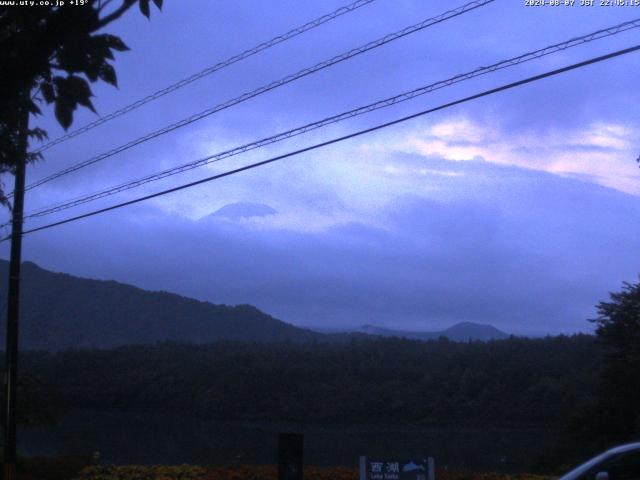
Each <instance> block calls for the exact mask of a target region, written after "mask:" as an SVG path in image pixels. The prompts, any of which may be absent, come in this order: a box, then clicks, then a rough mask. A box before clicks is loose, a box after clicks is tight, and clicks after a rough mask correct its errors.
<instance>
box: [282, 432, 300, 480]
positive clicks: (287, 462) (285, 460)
mask: <svg viewBox="0 0 640 480" xmlns="http://www.w3.org/2000/svg"><path fill="white" fill-rule="evenodd" d="M303 442H304V437H303V435H302V434H301V433H280V434H278V480H302V476H303V475H302V474H303V461H302V460H303V452H304V450H303V448H304V444H303Z"/></svg>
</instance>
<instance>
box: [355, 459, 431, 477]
mask: <svg viewBox="0 0 640 480" xmlns="http://www.w3.org/2000/svg"><path fill="white" fill-rule="evenodd" d="M434 470H435V468H434V462H433V458H432V457H427V458H413V459H397V458H381V457H365V456H362V457H360V480H435V472H434Z"/></svg>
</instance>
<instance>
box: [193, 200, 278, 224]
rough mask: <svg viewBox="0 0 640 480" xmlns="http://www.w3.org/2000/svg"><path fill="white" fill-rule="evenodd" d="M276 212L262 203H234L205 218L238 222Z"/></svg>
mask: <svg viewBox="0 0 640 480" xmlns="http://www.w3.org/2000/svg"><path fill="white" fill-rule="evenodd" d="M277 213H278V212H277V210H275V209H273V208H271V207H270V206H269V205H265V204H263V203H253V202H236V203H229V204H227V205H225V206H224V207H221V208H219V209H218V210H216V211H215V212H213V213H212V214H210V215H207V216H206V217H205V218H226V219H229V220H239V219H242V218H255V217H266V216H269V215H275V214H277Z"/></svg>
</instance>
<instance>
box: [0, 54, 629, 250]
mask: <svg viewBox="0 0 640 480" xmlns="http://www.w3.org/2000/svg"><path fill="white" fill-rule="evenodd" d="M638 50H640V44H639V45H636V46H633V47H629V48H625V49H623V50H617V51H615V52H612V53H609V54H606V55H602V56H599V57H594V58H591V59H589V60H585V61H582V62H579V63H574V64H572V65H568V66H566V67H562V68H559V69H556V70H551V71H548V72H545V73H542V74H539V75H534V76H532V77H528V78H525V79H523V80H519V81H517V82H512V83H509V84H506V85H502V86H500V87H496V88H492V89H490V90H485V91H483V92H481V93H477V94H475V95H471V96H468V97H465V98H462V99H459V100H455V101H453V102H449V103H445V104H442V105H439V106H437V107H434V108H430V109H428V110H423V111H421V112H418V113H414V114H412V115H408V116H405V117H402V118H398V119H396V120H392V121H390V122H386V123H382V124H379V125H376V126H374V127H370V128H367V129H364V130H359V131H357V132H354V133H351V134H349V135H344V136H342V137H338V138H334V139H332V140H327V141H325V142H322V143H317V144H315V145H311V146H309V147H305V148H301V149H299V150H295V151H293V152H288V153H285V154H283V155H278V156H276V157H272V158H269V159H267V160H262V161H260V162H256V163H252V164H250V165H245V166H244V167H239V168H236V169H233V170H229V171H227V172H224V173H219V174H217V175H212V176H210V177H206V178H203V179H200V180H196V181H194V182H189V183H186V184H183V185H179V186H177V187H173V188H169V189H167V190H162V191H160V192H156V193H152V194H150V195H145V196H142V197H138V198H135V199H133V200H128V201H126V202H122V203H118V204H115V205H111V206H109V207H105V208H101V209H98V210H94V211H92V212H88V213H84V214H82V215H77V216H75V217H70V218H66V219H64V220H60V221H58V222H53V223H49V224H47V225H43V226H40V227H36V228H32V229H30V230H25V231H24V232H23V235H24V234H27V233H33V232H38V231H40V230H45V229H48V228H52V227H56V226H59V225H64V224H66V223H70V222H74V221H77V220H81V219H84V218H88V217H92V216H95V215H98V214H101V213H105V212H109V211H111V210H116V209H119V208H122V207H126V206H129V205H133V204H135V203H140V202H143V201H145V200H149V199H152V198H156V197H160V196H164V195H167V194H169V193H173V192H177V191H179V190H184V189H187V188H191V187H194V186H196V185H201V184H203V183H208V182H211V181H213V180H218V179H220V178H223V177H227V176H230V175H234V174H236V173H240V172H243V171H245V170H251V169H253V168H257V167H261V166H263V165H267V164H269V163H273V162H276V161H278V160H283V159H285V158H289V157H293V156H296V155H300V154H302V153H305V152H309V151H311V150H316V149H318V148H322V147H326V146H328V145H332V144H334V143H338V142H342V141H345V140H349V139H351V138H355V137H359V136H361V135H364V134H367V133H371V132H374V131H377V130H381V129H383V128H387V127H390V126H392V125H397V124H399V123H403V122H406V121H408V120H412V119H414V118H417V117H421V116H424V115H427V114H429V113H433V112H437V111H439V110H444V109H447V108H450V107H453V106H456V105H460V104H462V103H466V102H470V101H472V100H477V99H479V98H482V97H486V96H489V95H493V94H495V93H499V92H502V91H505V90H509V89H512V88H516V87H519V86H522V85H525V84H528V83H532V82H536V81H539V80H542V79H545V78H548V77H552V76H555V75H560V74H562V73H566V72H568V71H571V70H576V69H579V68H582V67H585V66H587V65H592V64H594V63H598V62H603V61H605V60H609V59H611V58H615V57H619V56H621V55H626V54H628V53H631V52H635V51H638ZM9 238H10V237H4V238H3V239H2V240H0V241H5V240H8V239H9Z"/></svg>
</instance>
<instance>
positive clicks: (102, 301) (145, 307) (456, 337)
mask: <svg viewBox="0 0 640 480" xmlns="http://www.w3.org/2000/svg"><path fill="white" fill-rule="evenodd" d="M8 267H9V264H8V262H7V261H6V260H0V309H1V310H2V311H1V312H0V320H2V321H4V319H5V318H6V291H7V289H6V283H7V276H8V275H7V274H8ZM470 326H471V330H473V329H475V330H474V332H475V333H472V334H470V333H469V331H470ZM489 329H492V330H489ZM488 332H489V333H488ZM496 332H497V333H496ZM4 336H5V331H4V329H3V328H0V342H2V344H4ZM390 336H394V337H404V338H410V339H414V340H434V339H438V338H440V337H442V336H446V337H448V338H449V339H450V340H452V341H467V340H469V339H472V340H485V341H486V340H493V339H496V338H506V337H508V335H507V334H506V333H504V332H501V331H499V330H497V329H495V328H494V327H491V326H490V325H478V324H472V323H469V322H467V323H466V324H458V325H454V326H452V327H450V328H449V329H446V330H443V331H441V332H404V331H397V330H390V329H384V328H380V327H374V326H363V327H361V328H360V329H359V330H356V331H341V332H328V331H326V332H319V331H315V330H312V329H307V328H303V327H298V326H295V325H292V324H289V323H286V322H283V321H281V320H279V319H277V318H274V317H272V316H271V315H269V314H267V313H265V312H262V311H261V310H259V309H258V308H256V307H254V306H252V305H248V304H242V305H235V306H230V305H219V304H214V303H211V302H206V301H200V300H196V299H193V298H189V297H184V296H181V295H178V294H176V293H171V292H167V291H149V290H144V289H142V288H139V287H136V286H133V285H128V284H125V283H120V282H117V281H115V280H95V279H89V278H81V277H76V276H73V275H70V274H67V273H59V272H52V271H49V270H46V269H44V268H42V267H40V266H38V265H36V264H35V263H33V262H29V261H26V262H24V263H23V265H22V288H21V319H20V336H19V338H20V347H21V348H24V349H29V350H46V351H58V350H64V349H74V348H75V349H77V348H113V347H119V346H124V345H134V344H155V343H158V342H164V341H174V342H184V343H194V344H206V343H212V342H218V341H238V342H259V343H266V342H346V341H350V340H352V339H369V338H376V337H390Z"/></svg>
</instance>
